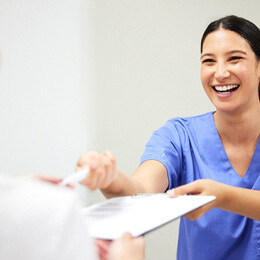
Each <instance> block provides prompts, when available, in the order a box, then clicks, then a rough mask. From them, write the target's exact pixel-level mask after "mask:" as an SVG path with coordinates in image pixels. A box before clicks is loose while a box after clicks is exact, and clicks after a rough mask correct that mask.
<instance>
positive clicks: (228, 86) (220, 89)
mask: <svg viewBox="0 0 260 260" xmlns="http://www.w3.org/2000/svg"><path fill="white" fill-rule="evenodd" d="M237 87H238V85H226V86H215V87H214V88H215V89H216V90H217V91H227V90H230V89H233V88H237Z"/></svg>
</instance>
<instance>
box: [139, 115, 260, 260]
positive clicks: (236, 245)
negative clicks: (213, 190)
mask: <svg viewBox="0 0 260 260" xmlns="http://www.w3.org/2000/svg"><path fill="white" fill-rule="evenodd" d="M213 113H214V112H209V113H206V114H203V115H199V116H195V117H186V118H173V119H171V120H169V121H167V122H166V124H165V125H164V126H162V127H161V128H160V129H158V130H157V131H155V132H154V133H153V135H152V137H151V138H150V140H149V141H148V143H147V144H146V148H145V151H144V154H143V156H142V157H141V163H142V162H144V161H146V160H157V161H159V162H161V163H162V164H164V166H165V167H166V169H167V173H168V179H169V187H168V189H172V188H174V187H177V186H179V185H183V184H187V183H190V182H192V181H195V180H198V179H212V180H215V181H218V182H222V183H225V184H228V185H231V186H236V187H242V188H247V189H254V190H260V177H259V176H260V174H259V173H260V144H259V143H260V141H259V139H258V143H257V146H256V149H255V153H254V155H253V158H252V161H251V163H250V165H249V167H248V169H247V172H246V174H245V176H244V177H243V178H242V177H240V176H239V175H238V174H237V173H236V172H235V170H234V169H233V167H232V165H231V163H230V161H229V159H228V157H227V154H226V152H225V149H224V147H223V145H222V142H221V140H220V137H219V134H218V131H217V129H216V126H215V122H214V118H213ZM259 214H260V212H259ZM177 259H179V260H189V259H190V260H222V259H225V260H233V259H234V260H238V259H240V260H241V259H246V260H254V259H258V260H260V222H259V221H255V220H252V219H249V218H246V217H243V216H240V215H237V214H234V213H231V212H227V211H224V210H220V209H212V210H211V211H209V212H207V213H206V214H205V215H204V216H202V217H201V218H200V219H198V220H193V221H191V220H188V219H185V218H182V219H181V222H180V229H179V242H178V252H177Z"/></svg>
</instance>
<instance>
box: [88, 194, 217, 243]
mask: <svg viewBox="0 0 260 260" xmlns="http://www.w3.org/2000/svg"><path fill="white" fill-rule="evenodd" d="M215 199H216V197H215V196H198V195H184V196H178V197H175V198H170V197H169V196H168V195H166V194H163V193H158V194H151V195H147V194H144V195H134V196H125V197H116V198H111V199H108V200H106V201H104V202H100V203H97V204H94V205H92V206H89V207H87V208H84V209H83V214H84V215H85V216H86V218H87V222H88V229H89V234H90V236H91V237H93V238H99V239H106V240H114V239H117V238H119V237H121V235H122V234H123V233H125V232H130V233H131V234H132V235H133V236H134V237H138V236H141V235H144V234H146V233H147V232H150V231H152V230H154V229H156V228H158V227H160V226H162V225H164V224H166V223H168V222H170V221H172V220H175V219H177V218H179V217H181V216H183V215H185V214H187V213H189V212H191V211H193V210H195V209H197V208H199V207H201V206H203V205H205V204H207V203H209V202H211V201H213V200H215Z"/></svg>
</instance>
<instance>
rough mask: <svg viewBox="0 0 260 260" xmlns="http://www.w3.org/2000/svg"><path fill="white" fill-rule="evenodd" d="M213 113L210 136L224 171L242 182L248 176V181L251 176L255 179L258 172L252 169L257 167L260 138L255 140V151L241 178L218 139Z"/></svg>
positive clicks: (259, 153)
mask: <svg viewBox="0 0 260 260" xmlns="http://www.w3.org/2000/svg"><path fill="white" fill-rule="evenodd" d="M214 113H215V111H214V112H212V113H211V120H210V129H212V131H213V132H212V136H213V139H212V141H213V142H214V146H215V147H216V149H217V151H218V157H219V158H220V161H221V162H222V163H223V164H225V165H224V167H225V168H226V169H229V172H230V173H231V174H232V175H233V177H235V178H240V179H243V180H248V178H249V176H250V179H251V177H252V175H255V177H257V176H258V175H259V173H258V172H256V171H255V170H254V169H256V168H257V167H258V164H259V163H258V160H257V157H259V156H257V155H260V141H259V140H260V138H259V137H258V140H257V144H256V147H255V151H254V154H253V156H252V159H251V161H250V164H249V166H248V168H247V170H246V172H245V174H244V176H243V177H241V176H240V175H239V174H238V173H237V172H236V171H235V169H234V168H233V166H232V164H231V162H230V160H229V158H228V156H227V153H226V150H225V148H224V145H223V143H222V141H221V139H220V136H219V133H218V130H217V127H216V124H215V120H214V116H213V115H214Z"/></svg>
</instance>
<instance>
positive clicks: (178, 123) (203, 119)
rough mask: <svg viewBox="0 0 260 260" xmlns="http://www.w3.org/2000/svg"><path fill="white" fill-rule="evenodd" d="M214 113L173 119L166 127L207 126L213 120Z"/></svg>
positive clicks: (168, 121)
mask: <svg viewBox="0 0 260 260" xmlns="http://www.w3.org/2000/svg"><path fill="white" fill-rule="evenodd" d="M213 113H214V112H212V111H211V112H207V113H204V114H201V115H195V116H188V117H173V118H171V119H169V120H167V122H166V123H165V125H171V126H173V127H188V126H193V127H196V126H201V125H202V124H207V123H208V122H211V121H212V120H213Z"/></svg>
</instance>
